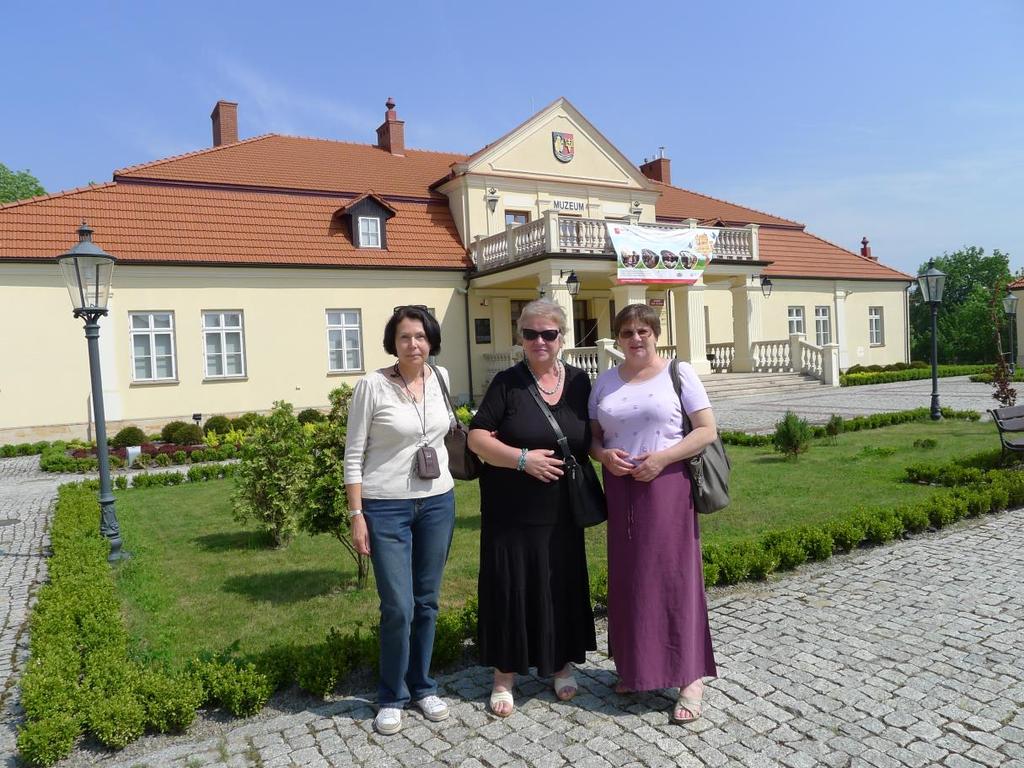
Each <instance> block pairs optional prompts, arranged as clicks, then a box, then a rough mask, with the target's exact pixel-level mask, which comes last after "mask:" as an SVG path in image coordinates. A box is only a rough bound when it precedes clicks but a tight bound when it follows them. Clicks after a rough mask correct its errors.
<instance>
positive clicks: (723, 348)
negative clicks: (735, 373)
mask: <svg viewBox="0 0 1024 768" xmlns="http://www.w3.org/2000/svg"><path fill="white" fill-rule="evenodd" d="M707 351H708V354H709V355H714V358H713V359H711V360H709V362H710V363H711V370H712V371H719V372H724V371H728V370H730V369H731V368H732V361H733V359H734V358H735V357H736V345H735V344H733V343H732V342H731V341H730V342H728V343H726V344H708V345H707Z"/></svg>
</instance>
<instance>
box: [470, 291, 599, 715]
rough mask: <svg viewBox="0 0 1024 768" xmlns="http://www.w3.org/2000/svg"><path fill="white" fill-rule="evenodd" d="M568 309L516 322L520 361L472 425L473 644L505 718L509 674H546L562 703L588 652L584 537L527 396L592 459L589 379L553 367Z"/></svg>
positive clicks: (509, 705) (554, 447)
mask: <svg viewBox="0 0 1024 768" xmlns="http://www.w3.org/2000/svg"><path fill="white" fill-rule="evenodd" d="M564 333H565V313H564V312H563V311H562V309H561V307H559V306H558V305H557V304H555V303H554V302H551V301H546V300H543V299H541V300H539V301H534V302H531V303H530V304H527V305H526V307H524V308H523V312H522V315H521V316H520V317H519V334H520V336H522V338H523V350H524V352H525V354H526V359H525V360H524V361H523V362H521V363H519V364H518V365H514V366H512V367H511V368H509V369H507V370H504V371H502V372H501V373H499V374H498V375H497V376H495V377H494V380H493V381H492V382H491V385H490V387H489V388H488V390H487V394H486V395H484V399H483V402H482V403H481V405H480V410H478V411H477V413H476V416H474V417H473V421H472V422H471V423H470V425H469V426H470V433H469V445H470V447H471V448H472V449H473V450H474V451H475V452H476V453H477V454H478V455H479V456H480V457H481V458H483V459H484V461H485V462H486V465H485V467H484V471H483V474H482V475H481V477H480V505H481V530H480V578H479V582H478V598H479V616H478V639H479V644H480V658H481V661H482V662H483V663H484V664H486V665H488V666H493V667H494V686H493V689H492V691H491V699H490V708H491V711H492V712H494V714H496V715H498V716H500V717H507V716H508V715H510V714H512V711H513V709H514V702H513V698H512V688H513V686H514V685H515V675H516V674H517V673H518V674H528V673H529V668H530V667H536V669H537V674H538V675H540V676H543V677H546V676H549V675H554V678H555V679H554V689H555V694H556V695H557V696H558V698H559V699H562V700H563V701H565V700H568V699H571V698H572V697H573V696H574V695H575V694H576V679H575V677H574V676H573V666H572V664H573V662H576V663H581V662H583V661H584V660H585V658H586V652H587V651H588V650H594V649H596V647H597V641H596V637H595V633H594V614H593V610H592V608H591V604H590V582H589V578H588V575H587V558H586V552H585V550H584V545H583V529H582V528H580V527H578V526H577V525H576V524H575V523H574V522H573V520H572V515H571V513H570V512H569V498H568V491H567V489H566V487H565V483H564V482H561V478H562V459H561V454H560V451H559V450H558V443H557V441H556V439H555V433H554V430H552V428H551V425H550V424H549V423H548V421H547V418H546V417H545V416H544V414H543V413H542V412H541V410H540V406H538V404H537V402H536V401H535V400H534V399H533V396H532V395H531V394H530V391H529V385H530V384H536V386H537V389H538V390H539V392H540V394H541V397H543V398H544V401H545V402H546V403H547V404H548V406H549V408H550V409H551V412H552V413H553V414H554V417H555V419H556V420H557V421H558V424H559V426H560V427H561V428H562V432H563V433H564V434H565V436H566V438H567V439H568V441H569V447H570V450H571V451H572V453H573V455H574V456H575V457H576V459H577V461H580V462H584V461H590V459H589V457H588V456H587V451H588V449H589V446H590V423H589V420H588V417H587V399H588V397H589V396H590V379H589V378H588V377H587V374H586V373H585V372H584V371H582V370H580V369H579V368H574V367H572V366H569V365H565V364H563V363H562V361H561V360H559V359H558V355H559V352H560V351H561V348H562V339H563V334H564Z"/></svg>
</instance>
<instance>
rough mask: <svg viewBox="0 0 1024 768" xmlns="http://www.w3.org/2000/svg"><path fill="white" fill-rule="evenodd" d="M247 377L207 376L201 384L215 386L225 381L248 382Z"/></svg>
mask: <svg viewBox="0 0 1024 768" xmlns="http://www.w3.org/2000/svg"><path fill="white" fill-rule="evenodd" d="M248 380H249V377H248V376H207V377H205V378H204V379H203V384H217V383H219V382H222V381H225V382H228V381H248Z"/></svg>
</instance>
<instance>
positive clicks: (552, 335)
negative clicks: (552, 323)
mask: <svg viewBox="0 0 1024 768" xmlns="http://www.w3.org/2000/svg"><path fill="white" fill-rule="evenodd" d="M560 333H561V331H559V330H557V329H555V328H550V329H548V330H546V331H535V330H534V329H533V328H523V338H524V339H526V340H527V341H536V340H537V337H538V336H540V337H541V338H542V339H544V341H554V340H555V339H557V338H558V334H560Z"/></svg>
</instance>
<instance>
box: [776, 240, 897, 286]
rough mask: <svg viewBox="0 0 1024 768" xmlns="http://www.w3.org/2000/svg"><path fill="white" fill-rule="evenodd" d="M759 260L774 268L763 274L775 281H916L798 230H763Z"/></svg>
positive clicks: (872, 260)
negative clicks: (802, 278)
mask: <svg viewBox="0 0 1024 768" xmlns="http://www.w3.org/2000/svg"><path fill="white" fill-rule="evenodd" d="M758 242H759V247H760V257H761V259H762V260H764V261H771V262H772V264H771V266H769V267H766V268H765V269H764V270H763V271H764V272H765V273H766V274H768V275H771V276H773V277H775V276H779V277H783V276H785V277H822V278H848V279H854V280H900V281H906V280H913V279H914V278H912V277H911V276H910V275H907V274H904V273H903V272H899V271H898V270H895V269H892V268H890V267H887V266H885V265H884V264H879V263H878V262H877V261H875V260H874V259H869V258H867V257H866V256H861V255H860V254H858V253H854V252H853V251H848V250H846V249H845V248H840V247H839V246H838V245H835V244H833V243H830V242H828V241H827V240H822V239H821V238H820V237H817V236H815V235H812V234H811V233H810V232H804V231H803V230H799V229H782V228H779V227H761V228H760V229H759V230H758Z"/></svg>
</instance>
